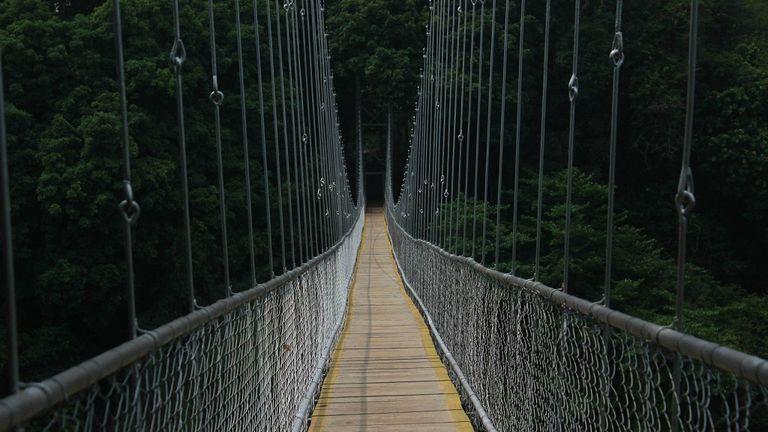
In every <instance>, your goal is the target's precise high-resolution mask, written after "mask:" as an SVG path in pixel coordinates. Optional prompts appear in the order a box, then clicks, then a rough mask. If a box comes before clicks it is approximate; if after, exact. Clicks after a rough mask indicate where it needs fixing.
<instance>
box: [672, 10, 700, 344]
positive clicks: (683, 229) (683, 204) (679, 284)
mask: <svg viewBox="0 0 768 432" xmlns="http://www.w3.org/2000/svg"><path fill="white" fill-rule="evenodd" d="M698 30H699V0H691V17H690V29H689V33H688V87H687V96H686V106H685V135H684V137H683V160H682V164H681V167H680V180H679V182H678V185H677V195H676V197H675V204H676V209H677V215H678V222H677V223H678V225H677V233H678V234H677V281H676V284H675V291H676V294H675V323H674V325H675V329H677V330H678V331H682V330H683V328H684V325H683V324H684V323H683V306H684V295H685V261H686V257H685V255H686V236H687V231H688V217H689V216H690V214H691V212H692V211H693V208H694V205H695V204H696V197H695V195H694V189H693V172H692V171H691V148H692V147H693V117H694V102H695V99H696V59H697V53H698V34H699V32H698Z"/></svg>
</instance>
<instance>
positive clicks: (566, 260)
mask: <svg viewBox="0 0 768 432" xmlns="http://www.w3.org/2000/svg"><path fill="white" fill-rule="evenodd" d="M580 17H581V0H576V4H575V8H574V23H573V62H572V74H571V79H570V81H569V82H568V98H569V99H570V101H571V108H570V120H569V126H568V173H567V184H566V193H565V194H566V196H565V247H564V252H563V292H566V293H567V292H568V289H569V288H570V287H569V285H568V282H569V279H568V276H569V275H568V273H569V271H570V261H571V212H572V211H573V208H572V207H573V204H572V201H573V152H574V146H575V138H574V133H575V129H576V99H577V97H578V95H579V78H578V70H579V29H580V23H579V19H580Z"/></svg>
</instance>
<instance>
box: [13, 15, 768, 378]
mask: <svg viewBox="0 0 768 432" xmlns="http://www.w3.org/2000/svg"><path fill="white" fill-rule="evenodd" d="M103 3H104V2H103V1H101V0H85V1H75V0H67V1H53V0H0V47H2V49H3V60H4V74H5V75H4V79H5V83H6V105H7V106H6V108H7V114H6V115H7V124H8V128H9V131H8V132H9V136H8V139H9V142H8V144H9V150H10V160H11V194H12V197H11V198H12V205H13V222H14V245H15V247H16V250H15V254H16V255H15V257H16V268H17V281H18V291H19V293H18V296H19V299H18V301H19V313H20V317H19V326H20V330H21V340H20V345H21V356H22V358H21V361H22V377H23V379H24V380H25V381H32V380H37V379H41V378H44V377H45V376H47V375H50V374H51V373H54V372H58V371H60V370H62V369H64V368H66V367H68V366H71V365H73V364H74V363H76V362H78V361H80V360H83V359H85V358H88V357H90V356H92V355H94V354H96V353H99V352H101V351H103V350H104V349H106V348H109V347H111V346H114V345H115V344H117V343H119V342H120V341H122V340H123V339H124V337H125V327H126V325H125V289H124V280H125V269H124V264H123V256H122V254H123V243H122V242H123V238H122V236H123V233H122V226H121V219H120V215H119V214H118V212H117V209H116V206H117V203H118V202H119V201H120V200H121V199H122V197H121V195H122V191H121V182H120V178H121V177H120V176H121V160H120V142H119V124H120V123H119V117H118V94H117V87H116V84H115V79H114V76H115V71H114V41H113V38H112V25H111V9H110V7H109V6H108V5H104V4H103ZM206 3H207V2H206V1H205V0H182V2H181V4H182V16H181V21H182V37H183V39H184V42H185V44H186V47H187V52H188V54H189V58H188V61H187V63H185V65H184V69H183V73H184V95H185V109H186V111H185V116H186V119H187V122H186V123H187V139H188V142H187V145H188V151H189V160H190V162H189V170H190V178H189V180H190V188H191V190H190V192H191V198H192V202H191V212H192V217H193V223H192V228H193V241H194V247H193V250H194V267H195V282H196V286H197V289H198V292H199V293H200V301H201V303H207V302H210V301H214V300H215V299H217V298H219V297H221V296H222V295H223V293H224V287H223V282H222V281H223V277H222V274H221V273H222V272H221V268H222V265H221V258H220V253H219V251H220V238H221V237H220V232H219V225H218V224H219V219H218V208H217V206H218V198H217V189H216V187H214V185H215V184H216V183H215V178H216V166H215V160H214V154H215V147H214V141H213V109H212V106H211V104H210V102H209V101H208V99H207V97H208V93H209V92H210V77H209V70H210V59H209V55H210V47H209V45H208V26H207V11H206ZM249 3H250V2H248V1H243V8H244V10H243V17H250V16H252V15H251V9H250V8H251V6H250V5H249ZM509 3H510V7H513V13H511V14H510V17H511V19H512V20H513V22H511V23H510V37H509V41H508V43H509V52H510V71H514V69H515V67H514V66H515V64H516V58H517V45H518V41H517V32H518V27H517V22H516V18H515V17H516V13H514V10H516V9H517V7H518V4H517V3H518V2H517V1H515V0H510V1H509ZM583 5H584V7H583V11H582V14H583V15H582V16H583V18H582V44H581V56H582V57H581V59H582V60H581V64H580V71H581V72H580V77H579V78H580V96H579V103H578V113H577V121H578V125H577V149H576V157H577V160H576V165H577V166H578V167H579V170H578V173H577V176H576V180H575V183H574V185H575V203H576V210H575V214H574V223H575V225H574V239H573V253H574V261H573V281H574V287H575V292H576V293H577V294H579V295H581V296H584V297H586V298H589V299H592V300H597V299H599V298H600V296H601V292H602V271H603V269H602V267H603V259H604V256H603V255H604V244H605V240H604V237H605V213H606V210H605V206H606V199H607V198H606V197H607V189H606V186H605V183H606V178H607V158H608V137H609V116H610V86H611V67H610V65H609V63H608V52H609V51H610V46H611V40H612V38H613V14H614V10H613V8H614V2H611V1H604V0H590V1H584V2H583ZM470 8H471V6H470V4H469V2H467V7H466V8H465V10H470ZM553 13H554V15H553V21H552V29H553V33H552V37H553V39H552V44H553V45H552V53H551V64H550V66H551V67H550V76H549V79H550V94H549V101H550V103H549V108H548V116H549V122H548V124H547V130H546V160H545V167H546V181H545V202H544V206H545V207H544V209H545V224H544V239H545V250H544V263H545V267H546V268H545V270H546V271H545V274H544V279H545V281H546V282H548V283H549V284H552V285H553V286H556V285H558V284H559V283H560V281H559V278H560V277H561V276H560V274H559V273H560V270H559V269H560V268H561V265H562V262H561V255H562V254H561V252H560V251H561V249H562V220H563V211H564V208H563V202H564V181H563V180H564V175H563V168H564V167H565V150H566V146H567V122H568V116H567V112H568V98H567V93H566V83H567V82H568V78H569V76H570V68H571V44H572V19H573V10H572V4H570V3H569V2H566V3H562V4H558V5H557V7H555V8H554V9H553ZM233 14H234V12H233V2H232V0H222V1H217V2H216V16H217V21H216V26H217V38H218V43H219V52H218V56H219V68H220V78H219V82H220V83H221V85H222V89H223V91H224V93H225V94H226V95H227V97H226V98H225V100H224V103H223V105H222V110H223V116H222V118H223V143H224V157H225V178H226V185H225V187H226V191H227V199H228V215H227V217H228V222H229V227H230V233H229V239H230V248H231V249H230V257H231V259H232V260H233V262H232V273H233V278H234V280H235V281H236V286H235V289H242V288H244V287H245V286H246V283H247V279H248V263H247V249H246V247H247V245H246V241H247V240H246V239H247V235H246V234H245V232H246V224H245V210H244V202H245V195H244V194H245V192H244V186H243V182H244V179H243V161H242V142H241V138H240V123H239V122H240V117H239V101H238V98H237V95H238V91H239V90H238V87H237V75H236V58H235V52H234V50H235V35H234V29H233V28H234V15H233ZM499 15H501V14H497V22H496V23H495V25H497V29H496V30H497V31H496V34H497V40H496V41H495V43H496V44H497V49H500V48H501V43H502V39H501V37H502V29H503V23H502V22H501V19H502V17H501V16H499ZM123 17H124V28H125V40H126V78H127V85H128V95H129V118H130V122H131V125H130V126H131V146H132V157H133V160H134V170H135V173H134V176H135V180H134V189H135V190H136V193H137V199H138V200H139V202H140V203H141V205H142V218H141V220H140V221H139V225H138V227H137V229H136V239H135V245H136V250H135V256H136V276H137V281H136V287H137V299H138V308H139V319H140V322H141V325H142V326H143V327H152V326H154V325H157V324H160V323H163V322H165V321H167V320H169V319H171V318H173V317H176V316H179V315H181V314H183V313H184V312H185V311H184V307H183V305H184V304H185V302H184V301H183V299H184V298H185V295H186V294H185V293H186V286H185V281H184V268H185V267H184V259H183V256H184V255H183V248H184V237H183V233H182V219H181V217H182V213H181V200H180V192H179V186H180V178H179V166H178V151H179V150H178V139H177V128H176V108H175V100H174V97H175V84H174V79H173V74H172V71H171V69H170V67H169V64H168V53H169V52H170V48H171V45H172V35H173V27H172V25H173V20H172V9H171V2H170V1H163V2H159V1H156V0H124V1H123ZM325 17H326V24H327V31H328V34H329V38H330V40H329V43H330V48H331V52H332V63H333V65H334V69H335V80H334V81H335V84H336V89H337V92H338V99H339V109H340V117H341V121H342V128H343V132H344V136H345V141H346V143H348V144H351V143H354V142H355V132H354V124H355V123H354V119H355V93H356V90H357V89H358V87H357V86H356V84H355V83H356V82H359V83H360V85H359V90H360V93H361V100H362V102H363V103H362V108H363V109H362V111H363V122H364V124H365V128H364V136H365V141H364V143H365V148H364V152H365V158H366V169H367V170H370V171H378V170H383V161H384V147H383V143H384V139H383V138H384V133H383V128H382V127H381V124H382V123H384V122H385V120H386V112H387V110H388V109H390V110H391V111H392V113H393V118H394V125H395V127H394V138H395V139H394V140H395V144H396V146H395V147H396V148H395V150H394V151H395V160H396V164H397V165H398V168H396V173H400V172H402V169H401V168H402V166H404V164H405V155H406V154H407V143H408V139H409V135H408V134H409V126H410V122H411V116H412V114H413V104H414V103H415V96H416V89H417V84H418V74H419V66H420V65H421V62H422V59H421V50H422V47H423V46H424V43H425V35H424V32H425V25H426V23H427V20H428V10H427V4H426V3H425V2H421V1H418V0H398V1H394V0H375V1H370V0H368V1H364V0H329V1H327V2H326V4H325ZM543 17H544V2H529V11H528V13H527V17H526V20H527V21H526V22H527V32H528V33H527V36H526V40H525V52H524V56H523V58H524V72H525V73H524V80H525V81H524V83H523V88H524V92H523V95H522V102H523V107H524V111H523V122H522V128H523V129H522V131H521V132H522V137H523V140H522V143H521V144H522V147H521V151H522V160H521V169H522V171H521V179H522V183H521V184H522V187H521V192H520V196H519V200H520V203H521V206H520V212H521V226H520V240H519V241H520V254H521V259H522V265H523V266H522V267H521V268H520V270H519V273H520V274H521V275H529V274H530V272H531V270H530V264H531V263H532V259H531V256H532V254H533V242H534V240H535V239H534V238H533V230H534V229H535V214H536V208H535V205H536V204H535V188H536V184H535V175H536V167H537V166H538V142H539V133H540V131H539V111H540V105H539V104H540V102H539V101H540V98H541V64H542V60H543V59H542V50H541V46H542V43H543V30H544V26H543ZM701 19H702V22H701V27H700V28H701V32H702V38H701V39H702V40H701V54H700V61H699V80H698V87H697V99H696V103H697V105H696V124H695V137H694V158H693V168H694V176H695V180H696V195H697V209H696V212H695V214H694V216H693V218H692V220H691V238H690V243H689V244H690V250H689V256H690V263H691V264H690V265H689V267H688V269H687V271H688V275H689V282H688V288H687V297H686V298H687V303H686V307H687V310H686V315H687V319H688V328H689V330H690V331H692V332H694V333H695V334H697V335H700V336H702V337H705V338H708V339H712V340H715V341H717V342H721V343H725V344H728V345H731V346H734V347H736V348H739V349H742V350H746V351H749V352H752V353H755V354H759V355H761V356H763V357H766V356H768V288H766V285H765V284H764V282H763V278H764V269H765V265H766V264H768V252H766V251H767V250H768V212H767V211H766V210H768V188H767V187H766V182H767V181H768V176H767V175H766V174H768V126H767V124H768V123H767V122H766V119H768V63H766V61H765V59H766V58H768V57H767V55H768V38H766V36H768V34H767V33H768V6H766V4H765V2H764V1H762V0H737V1H731V2H722V1H717V0H702V6H701ZM624 21H625V29H624V38H625V49H626V55H627V61H626V63H625V64H624V67H623V69H622V81H621V105H620V120H619V124H620V129H619V152H618V167H619V168H618V173H619V174H618V178H617V184H618V190H617V200H618V206H617V214H618V215H619V216H618V223H617V234H616V243H615V257H616V264H615V272H614V284H615V290H616V294H615V295H616V307H617V308H619V309H621V310H624V311H627V312H631V313H634V314H637V315H639V316H641V317H643V318H647V319H651V320H654V321H657V322H660V323H669V322H670V317H671V310H672V308H673V303H674V301H673V286H674V261H673V260H672V257H673V251H674V248H675V235H674V233H675V229H676V226H675V221H676V218H675V213H674V208H673V195H674V191H675V188H676V181H677V176H678V172H679V171H678V170H679V162H680V161H679V158H680V154H681V145H682V131H683V117H684V108H685V107H684V102H685V82H686V78H687V76H686V68H685V63H686V53H687V26H688V1H686V0H671V1H670V0H665V1H662V0H649V1H644V2H626V4H625V14H624ZM262 24H263V25H264V23H262ZM244 25H245V27H244V32H245V33H244V40H245V41H251V42H250V43H245V45H244V48H245V58H246V83H247V89H246V96H247V101H248V104H249V105H248V112H249V116H250V123H249V128H250V129H249V136H250V137H251V141H252V143H251V145H252V148H253V150H252V151H251V153H250V155H251V160H250V165H251V168H252V173H251V178H252V179H253V191H254V194H253V200H254V215H255V216H256V218H257V220H256V221H255V223H256V225H257V228H258V229H257V231H256V234H257V235H256V243H257V244H256V245H255V246H256V247H255V249H256V253H257V263H259V264H260V267H259V275H258V276H259V279H260V280H263V279H266V278H267V277H268V274H269V269H268V268H267V264H265V263H266V262H267V256H266V250H267V247H266V231H265V222H264V214H263V194H262V193H261V191H262V188H263V185H262V184H261V168H262V167H261V159H260V153H259V152H258V151H257V148H256V147H255V146H256V144H258V142H257V139H256V137H258V136H259V130H258V127H259V126H258V121H257V116H258V107H257V101H258V99H257V97H258V88H257V87H256V79H255V77H256V62H255V58H256V57H255V51H256V47H255V45H254V43H253V42H252V41H253V40H254V29H253V27H252V21H251V19H245V18H244ZM262 31H264V30H263V29H262ZM486 34H487V33H486ZM265 51H266V47H262V53H264V52H265ZM500 57H501V56H498V59H497V61H498V62H499V64H500ZM495 70H496V71H497V73H498V75H497V76H495V77H494V81H495V82H496V83H497V85H498V83H499V82H500V80H501V75H500V74H501V67H496V68H495ZM265 78H266V79H268V77H265ZM267 84H268V83H266V82H265V85H267ZM506 85H507V89H508V91H507V98H508V100H507V104H506V106H507V112H506V113H505V115H506V118H507V123H506V124H507V125H508V127H507V128H506V130H505V131H504V134H505V141H506V143H507V146H511V145H513V144H514V137H515V127H516V125H515V124H514V107H515V104H516V103H517V95H516V94H515V92H514V91H513V89H514V88H515V85H516V74H515V73H509V75H508V80H507V83H506ZM475 90H478V89H475ZM480 90H484V94H487V88H483V89H480ZM500 94H501V93H500V92H494V93H493V97H494V98H495V99H494V100H493V104H494V106H500V102H501V101H500V100H499V98H500ZM265 97H266V98H267V99H266V101H265V102H266V104H267V107H269V106H270V105H271V100H270V92H269V91H266V92H265ZM268 109H269V108H268ZM266 115H267V116H270V115H271V112H269V111H268V112H267V113H266ZM493 115H494V117H493V119H492V120H493V121H492V125H493V127H494V128H498V123H499V122H498V121H497V120H498V118H499V117H498V116H499V115H500V112H499V110H494V113H493ZM268 118H269V117H268ZM498 132H499V131H498V130H497V129H495V130H494V131H493V132H492V134H493V135H492V136H498ZM270 139H271V138H268V140H270ZM350 147H352V148H353V146H350ZM508 148H511V147H508ZM494 151H495V150H494ZM513 154H514V152H512V151H508V152H506V153H505V161H504V173H503V174H504V178H505V179H508V180H507V181H505V183H504V186H503V187H504V194H503V201H502V206H503V207H502V211H503V213H502V216H503V217H502V222H503V226H502V227H501V229H502V234H503V236H504V238H503V242H502V246H503V249H502V258H503V259H502V261H505V260H506V262H504V263H503V265H502V268H508V267H509V265H510V263H509V262H508V260H509V248H510V244H511V243H510V242H511V238H510V236H511V233H510V230H511V226H510V225H511V219H512V216H511V206H509V203H511V200H512V195H511V192H509V190H510V189H511V187H512V183H511V179H512V178H513V175H514V172H513V168H514V164H513V160H512V156H513ZM353 155H354V152H353V151H350V150H349V149H348V151H347V156H348V158H350V160H351V158H352V157H353ZM348 166H350V167H351V166H353V165H348ZM495 170H496V168H495V166H494V168H493V169H492V172H491V173H490V174H491V178H495V177H496V175H497V174H498V173H497V172H496V171H495ZM270 172H274V170H273V169H270ZM350 183H351V184H354V182H353V181H352V182H350ZM271 184H272V185H274V184H275V182H274V181H272V182H271ZM395 186H398V185H395ZM273 187H274V186H273ZM394 189H395V190H397V189H398V188H397V187H395V188H394ZM272 192H273V193H275V191H274V190H273V191H272ZM491 195H492V196H495V191H493V188H492V190H491ZM492 209H493V207H492ZM275 211H276V210H275ZM492 219H493V218H491V220H490V221H489V222H490V223H491V227H490V230H491V231H490V232H493V229H494V227H493V225H492V224H493V220H492ZM275 235H278V234H275ZM491 240H492V239H491ZM490 244H491V243H489V245H490ZM478 246H482V245H478ZM3 363H4V362H3Z"/></svg>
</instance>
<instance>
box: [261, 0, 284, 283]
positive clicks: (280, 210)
mask: <svg viewBox="0 0 768 432" xmlns="http://www.w3.org/2000/svg"><path fill="white" fill-rule="evenodd" d="M270 1H271V0H266V2H265V3H266V5H267V13H266V17H267V46H268V47H269V73H270V77H271V81H270V87H271V90H272V132H273V134H274V137H275V141H274V146H275V174H276V176H277V210H278V219H279V221H280V262H281V264H282V269H281V272H283V273H285V272H286V271H287V270H288V267H287V265H286V252H285V251H286V249H285V221H284V217H283V177H282V172H281V168H280V164H281V163H282V161H281V159H280V132H279V131H278V120H277V110H278V108H277V91H276V90H275V54H274V48H273V44H272V12H271V9H270V7H269V3H270ZM278 19H279V18H278Z"/></svg>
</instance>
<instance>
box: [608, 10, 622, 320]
mask: <svg viewBox="0 0 768 432" xmlns="http://www.w3.org/2000/svg"><path fill="white" fill-rule="evenodd" d="M623 5H624V2H623V0H617V1H616V25H615V29H616V30H615V33H614V36H613V47H612V49H611V53H610V54H609V58H610V59H611V61H612V63H613V90H612V95H611V137H610V150H609V155H608V157H609V167H608V215H607V233H606V236H605V238H606V241H605V282H604V286H603V289H604V292H603V304H605V307H611V277H612V273H613V272H612V264H613V230H614V226H613V216H614V210H613V208H614V194H615V185H616V141H617V130H618V121H619V78H620V73H621V65H622V64H623V63H624V38H623V35H622V32H621V14H622V9H623Z"/></svg>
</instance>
